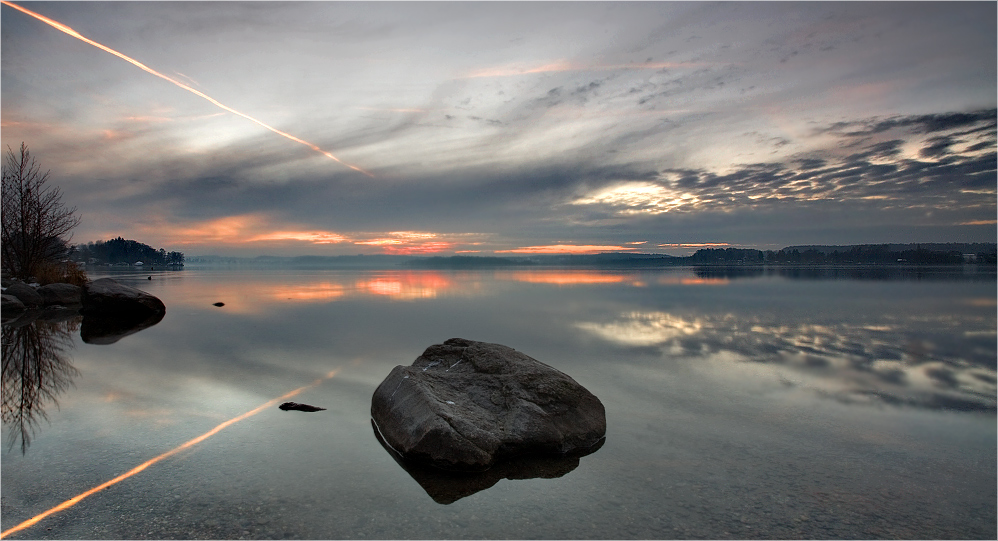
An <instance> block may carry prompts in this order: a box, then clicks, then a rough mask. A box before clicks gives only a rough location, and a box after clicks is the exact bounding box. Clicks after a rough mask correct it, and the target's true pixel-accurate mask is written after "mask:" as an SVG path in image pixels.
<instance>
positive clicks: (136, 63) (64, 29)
mask: <svg viewBox="0 0 998 541" xmlns="http://www.w3.org/2000/svg"><path fill="white" fill-rule="evenodd" d="M0 2H2V3H3V4H4V5H5V6H10V7H12V8H14V9H16V10H18V11H20V12H21V13H24V14H26V15H30V16H32V17H34V18H36V19H38V20H39V21H41V22H43V23H45V24H47V25H49V26H51V27H53V28H55V29H56V30H59V31H61V32H64V33H66V34H69V35H70V36H73V37H74V38H76V39H78V40H80V41H83V42H85V43H89V44H90V45H93V46H94V47H97V48H98V49H100V50H102V51H105V52H108V53H111V54H113V55H114V56H117V57H118V58H120V59H122V60H124V61H125V62H128V63H129V64H132V65H134V66H136V67H137V68H139V69H141V70H143V71H145V72H147V73H151V74H153V75H155V76H156V77H159V78H160V79H164V80H166V81H169V82H171V83H173V84H175V85H177V86H179V87H180V88H183V89H184V90H186V91H188V92H190V93H191V94H194V95H195V96H198V97H201V98H204V99H206V100H208V101H209V102H211V104H212V105H214V106H216V107H218V108H220V109H223V110H225V111H228V112H230V113H232V114H234V115H238V116H241V117H243V118H245V119H246V120H249V121H250V122H253V123H254V124H256V125H258V126H261V127H263V128H266V129H268V130H270V131H272V132H274V133H276V134H277V135H280V136H281V137H284V138H286V139H290V140H292V141H294V142H296V143H300V144H303V145H305V146H307V147H308V148H310V149H312V150H314V151H316V152H318V153H319V154H322V155H323V156H325V157H327V158H330V159H332V160H335V161H336V162H338V163H340V164H343V165H345V166H347V167H349V168H350V169H353V170H354V171H357V172H360V173H363V174H365V175H367V176H369V177H373V176H374V175H372V174H371V173H368V172H367V171H365V170H363V169H361V168H360V167H357V166H356V165H350V164H348V163H346V162H344V161H343V160H341V159H339V158H337V157H336V156H333V155H332V153H330V152H327V151H325V150H322V149H321V148H319V146H318V145H315V144H313V143H309V142H308V141H305V140H304V139H299V138H298V137H295V136H294V135H291V134H290V133H286V132H283V131H281V130H279V129H277V128H275V127H273V126H269V125H267V124H265V123H263V122H261V121H259V120H257V119H255V118H253V117H251V116H249V115H247V114H245V113H240V112H239V111H236V110H235V109H233V108H231V107H229V106H228V105H225V104H224V103H221V102H219V101H218V100H216V99H215V98H212V97H211V96H209V95H207V94H205V93H203V92H201V91H199V90H196V89H194V88H191V87H190V86H187V85H185V84H184V83H181V82H180V81H178V80H176V79H173V78H171V77H168V76H166V75H163V74H162V73H160V72H158V71H156V70H154V69H152V68H150V67H149V66H147V65H145V64H143V63H142V62H139V61H138V60H135V59H134V58H132V57H130V56H128V55H125V54H123V53H119V52H118V51H115V50H114V49H112V48H110V47H108V46H106V45H102V44H100V43H97V42H96V41H94V40H92V39H90V38H87V37H85V36H83V35H82V34H80V33H79V32H77V31H76V30H73V29H72V28H70V27H68V26H66V25H64V24H62V23H60V22H58V21H54V20H52V19H49V18H48V17H46V16H44V15H41V14H39V13H35V12H34V11H31V10H30V9H27V8H23V7H21V6H19V5H17V4H15V3H13V2H8V1H7V0H0Z"/></svg>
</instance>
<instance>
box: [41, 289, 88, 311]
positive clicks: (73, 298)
mask: <svg viewBox="0 0 998 541" xmlns="http://www.w3.org/2000/svg"><path fill="white" fill-rule="evenodd" d="M38 294H39V295H41V297H42V300H43V301H44V302H45V306H51V305H54V304H59V305H62V306H72V305H75V304H80V302H81V299H82V296H83V289H82V288H80V286H74V285H73V284H62V283H58V284H48V285H44V286H42V287H40V288H38Z"/></svg>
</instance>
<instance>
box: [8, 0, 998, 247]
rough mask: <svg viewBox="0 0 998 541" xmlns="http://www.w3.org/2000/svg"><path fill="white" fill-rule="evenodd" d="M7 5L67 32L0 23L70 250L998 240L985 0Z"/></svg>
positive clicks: (24, 18) (16, 111)
mask: <svg viewBox="0 0 998 541" xmlns="http://www.w3.org/2000/svg"><path fill="white" fill-rule="evenodd" d="M14 3H15V4H16V5H18V6H21V7H23V8H26V9H28V10H30V11H32V12H34V13H37V14H39V15H41V16H43V17H46V18H48V19H50V20H51V21H53V24H62V25H65V26H64V27H63V28H64V29H66V30H65V31H60V30H59V29H57V28H55V27H54V26H52V25H51V24H47V23H46V22H43V21H41V20H39V19H38V18H35V17H33V16H31V15H29V14H27V13H24V12H22V11H19V10H17V9H15V7H13V6H11V5H9V3H7V2H5V3H4V5H3V6H2V7H0V17H2V20H0V25H2V26H0V28H2V32H0V64H2V65H0V67H2V73H0V90H2V95H0V136H2V144H3V148H4V151H6V150H7V147H8V146H9V147H10V148H12V149H15V150H16V149H17V148H18V147H19V146H20V145H21V143H22V142H23V143H25V144H26V145H27V146H28V148H29V149H30V151H31V153H32V155H33V156H34V157H35V158H36V159H37V160H38V162H39V163H40V164H41V166H42V168H43V169H44V170H49V171H50V181H49V182H50V184H51V185H53V186H58V187H59V188H60V189H61V190H62V192H63V201H64V202H65V203H66V204H67V205H68V206H74V207H76V208H77V211H78V214H79V215H80V217H81V220H82V221H81V224H80V226H79V227H78V228H77V229H76V230H75V232H74V236H73V242H74V243H79V242H89V241H95V240H102V239H103V240H106V239H110V238H114V237H117V236H122V237H125V238H130V239H134V240H138V241H140V242H144V243H146V244H149V245H152V246H153V247H156V248H165V249H166V250H168V251H172V250H178V251H182V252H184V253H185V254H187V255H188V256H191V255H209V254H218V255H232V256H256V255H264V254H266V255H341V254H378V253H388V254H418V255H419V254H425V255H454V254H458V255H484V256H492V255H515V254H525V253H592V252H606V251H630V252H640V253H667V254H672V255H685V254H688V253H692V252H693V251H695V250H696V249H698V248H700V247H704V246H720V247H726V246H730V247H739V248H757V249H763V250H766V249H779V248H782V247H785V246H790V245H803V244H864V243H908V242H995V241H996V236H998V235H996V231H998V229H996V228H998V226H996V184H998V181H996V178H998V177H996V153H998V144H996V96H998V89H996V80H998V74H996V65H998V58H996V48H998V33H996V20H998V4H996V3H995V2H969V3H960V2H915V3H904V2H887V3H875V2H849V3H838V2H831V3H820V2H800V3H798V2H775V3H756V2H735V3H711V2H638V3H624V2H607V3H602V2H580V3H576V2H552V3H542V2H527V3H513V2H490V3H482V2H439V3H422V2H402V3H391V2H356V3H341V2H210V3H209V2H14ZM74 31H75V33H76V34H75V35H70V34H68V33H67V32H74ZM81 38H84V39H86V40H90V41H89V42H88V41H84V39H81ZM115 53H117V54H115Z"/></svg>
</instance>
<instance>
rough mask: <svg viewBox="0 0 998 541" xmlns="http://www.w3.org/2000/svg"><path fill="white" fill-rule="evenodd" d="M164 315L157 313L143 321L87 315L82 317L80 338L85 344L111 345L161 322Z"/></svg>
mask: <svg viewBox="0 0 998 541" xmlns="http://www.w3.org/2000/svg"><path fill="white" fill-rule="evenodd" d="M164 315H165V314H164V313H163V312H159V313H154V314H152V315H150V316H149V317H147V318H145V319H135V318H120V317H106V316H97V315H92V314H87V315H86V316H84V317H83V324H82V325H81V328H80V337H81V338H82V339H83V341H84V342H86V343H87V344H99V345H109V344H113V343H115V342H117V341H118V340H121V339H122V338H124V337H126V336H128V335H130V334H135V333H137V332H139V331H141V330H143V329H148V328H149V327H152V326H153V325H155V324H157V323H159V322H160V321H162V320H163V316H164Z"/></svg>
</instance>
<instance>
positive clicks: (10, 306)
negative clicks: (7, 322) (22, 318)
mask: <svg viewBox="0 0 998 541" xmlns="http://www.w3.org/2000/svg"><path fill="white" fill-rule="evenodd" d="M0 297H2V299H3V304H0V312H3V318H4V319H8V318H10V317H13V316H15V315H17V314H20V313H21V312H24V311H25V310H27V307H26V306H24V303H23V302H21V299H18V298H17V297H15V296H13V295H8V294H6V293H4V294H3V295H2V296H0Z"/></svg>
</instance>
